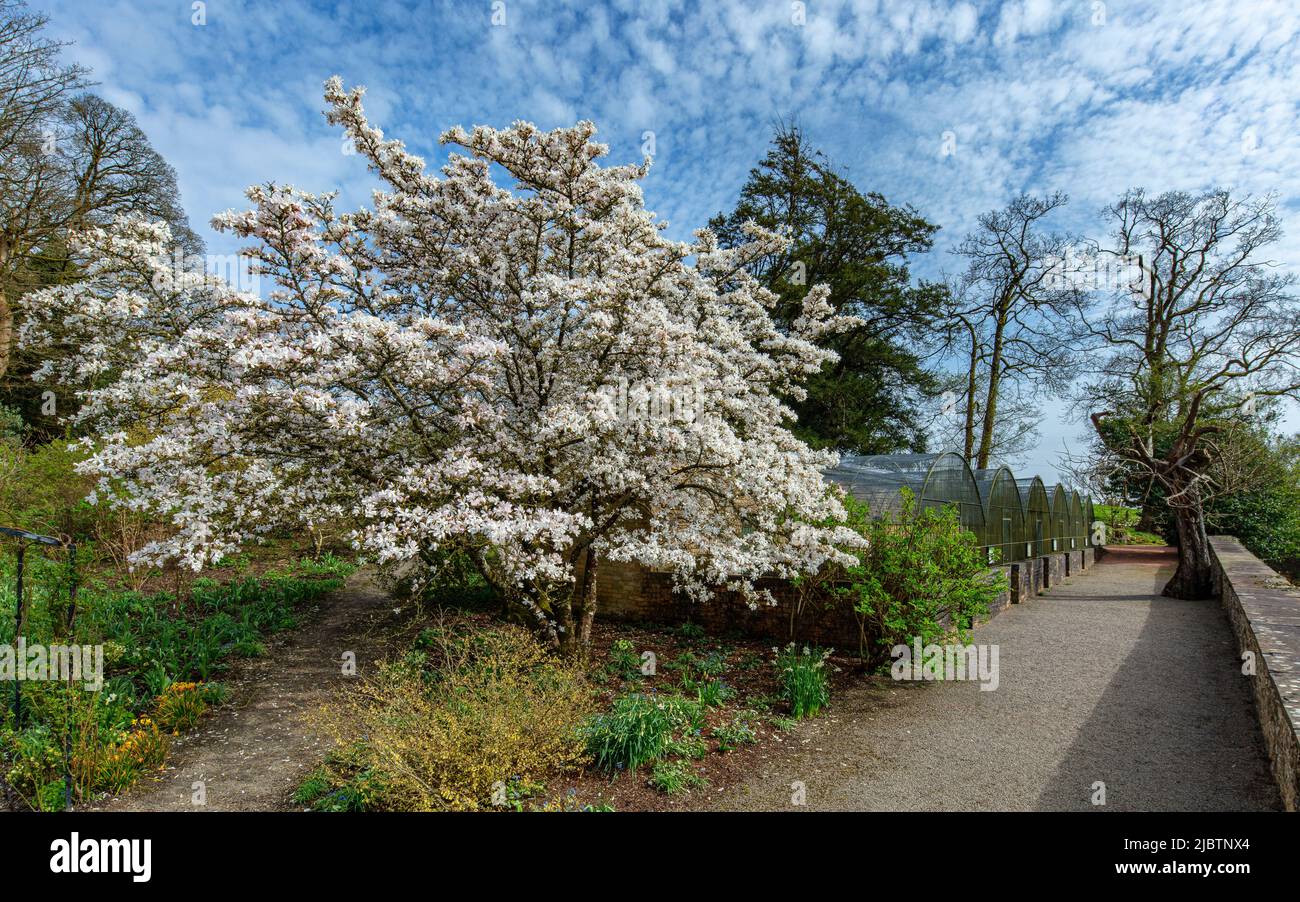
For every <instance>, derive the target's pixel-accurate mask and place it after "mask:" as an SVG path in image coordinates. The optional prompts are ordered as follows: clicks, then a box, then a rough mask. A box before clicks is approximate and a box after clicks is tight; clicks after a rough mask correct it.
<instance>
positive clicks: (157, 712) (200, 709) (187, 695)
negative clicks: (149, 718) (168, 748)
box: [154, 683, 208, 736]
mask: <svg viewBox="0 0 1300 902" xmlns="http://www.w3.org/2000/svg"><path fill="white" fill-rule="evenodd" d="M207 710H208V702H207V699H206V698H204V695H203V685H202V684H201V683H172V684H171V685H170V686H168V687H167V688H166V689H165V690H164V691H163V693H162V695H160V696H158V699H157V701H156V702H155V703H154V719H155V720H157V722H158V724H159V726H161V727H162V729H163V730H165V731H166V732H169V733H171V734H172V735H173V736H175V735H176V734H178V733H183V732H186V731H188V730H192V729H194V728H195V727H196V726H198V725H199V719H200V718H202V717H203V715H204V713H205V712H206V711H207Z"/></svg>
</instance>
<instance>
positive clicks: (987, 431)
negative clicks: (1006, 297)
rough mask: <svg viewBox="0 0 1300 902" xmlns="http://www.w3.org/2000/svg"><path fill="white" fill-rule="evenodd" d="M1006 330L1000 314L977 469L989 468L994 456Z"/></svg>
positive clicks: (995, 334)
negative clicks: (994, 430)
mask: <svg viewBox="0 0 1300 902" xmlns="http://www.w3.org/2000/svg"><path fill="white" fill-rule="evenodd" d="M1005 330H1006V314H1005V313H1002V314H1000V315H999V318H998V322H997V328H996V329H995V330H994V333H993V351H992V354H991V357H990V359H989V390H988V398H987V400H986V401H985V403H984V425H983V428H981V429H980V446H979V456H978V460H977V461H976V463H975V469H977V470H987V469H988V466H989V458H990V457H992V456H993V427H994V425H995V424H996V421H997V418H998V392H999V391H1000V390H1001V388H1002V340H1003V335H1004V333H1005Z"/></svg>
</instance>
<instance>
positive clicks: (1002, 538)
mask: <svg viewBox="0 0 1300 902" xmlns="http://www.w3.org/2000/svg"><path fill="white" fill-rule="evenodd" d="M975 484H976V485H977V486H978V487H979V490H980V498H981V499H982V500H983V502H984V544H985V546H986V547H987V548H988V549H990V550H991V551H995V552H996V555H997V556H996V560H999V561H1013V560H1016V559H1017V558H1020V557H1023V556H1024V544H1025V510H1024V505H1023V503H1022V502H1021V500H1020V489H1019V487H1018V486H1017V485H1016V475H1015V474H1014V473H1012V472H1011V471H1010V470H1008V469H1007V468H1006V467H998V468H997V469H996V470H977V471H976V473H975Z"/></svg>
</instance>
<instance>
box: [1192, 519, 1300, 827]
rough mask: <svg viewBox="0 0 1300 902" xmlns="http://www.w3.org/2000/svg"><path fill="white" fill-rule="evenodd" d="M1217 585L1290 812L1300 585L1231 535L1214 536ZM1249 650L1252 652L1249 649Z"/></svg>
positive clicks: (1295, 771)
mask: <svg viewBox="0 0 1300 902" xmlns="http://www.w3.org/2000/svg"><path fill="white" fill-rule="evenodd" d="M1210 554H1211V557H1212V558H1213V561H1214V584H1215V590H1216V592H1217V593H1218V596H1219V600H1220V601H1221V602H1222V604H1223V607H1224V608H1225V609H1226V610H1227V612H1228V618H1229V619H1230V620H1231V621H1232V628H1233V632H1235V633H1236V635H1237V646H1238V649H1239V651H1240V652H1241V655H1242V660H1243V666H1244V665H1245V663H1246V662H1247V661H1250V660H1251V657H1252V656H1253V664H1254V674H1253V675H1252V676H1250V679H1251V682H1252V686H1253V688H1254V692H1255V710H1256V713H1257V715H1258V716H1259V725H1260V728H1261V729H1262V731H1263V733H1264V744H1265V746H1267V748H1268V757H1269V764H1270V767H1271V768H1272V771H1273V778H1274V779H1275V780H1276V781H1277V786H1278V790H1279V791H1280V792H1281V794H1282V802H1283V804H1284V805H1285V806H1286V809H1287V810H1288V811H1295V810H1297V807H1298V806H1300V589H1297V588H1296V587H1295V586H1292V585H1291V584H1290V583H1289V582H1287V581H1286V579H1284V578H1283V577H1282V576H1280V575H1279V574H1278V573H1277V571H1275V570H1273V568H1272V567H1269V566H1268V565H1267V564H1265V563H1264V562H1263V561H1261V560H1260V559H1259V558H1257V557H1255V556H1254V555H1253V554H1251V553H1250V552H1249V551H1247V550H1246V549H1245V547H1244V546H1243V545H1242V544H1241V542H1239V541H1237V540H1236V539H1235V538H1233V537H1232V536H1212V537H1211V538H1210ZM1248 653H1249V654H1248Z"/></svg>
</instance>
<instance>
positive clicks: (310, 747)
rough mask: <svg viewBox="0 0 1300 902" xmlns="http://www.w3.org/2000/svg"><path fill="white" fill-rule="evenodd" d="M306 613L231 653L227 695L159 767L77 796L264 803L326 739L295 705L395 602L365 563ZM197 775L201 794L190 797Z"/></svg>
mask: <svg viewBox="0 0 1300 902" xmlns="http://www.w3.org/2000/svg"><path fill="white" fill-rule="evenodd" d="M317 606H318V609H319V610H318V612H317V613H316V614H315V615H313V614H312V613H311V612H307V613H306V614H305V615H304V616H305V617H306V618H309V622H307V624H306V625H305V626H303V627H300V628H299V629H296V630H293V631H290V632H287V633H283V634H281V635H279V636H276V637H274V638H273V639H272V641H271V642H269V643H268V649H267V654H266V655H264V656H263V657H260V658H254V659H250V660H245V661H241V662H239V663H237V664H236V665H235V666H234V667H233V668H232V670H231V671H230V673H229V675H228V676H227V678H226V679H225V680H224V682H226V683H227V685H228V686H229V688H230V690H231V701H230V702H229V703H228V704H226V705H224V706H222V708H220V709H219V710H217V711H216V712H215V713H214V714H213V715H212V716H211V717H209V718H207V719H206V720H205V721H204V723H203V725H202V726H201V727H200V728H199V729H198V730H197V731H195V732H194V733H191V734H188V735H186V736H183V737H181V738H179V739H177V740H174V742H173V745H172V751H171V753H170V755H169V756H168V763H167V769H166V770H165V771H164V772H163V773H162V774H161V775H160V777H159V778H158V779H157V780H156V781H154V782H151V783H143V784H140V785H137V786H136V787H133V788H132V789H131V790H129V791H128V792H126V793H124V794H122V795H121V796H120V797H115V798H109V799H106V800H103V801H100V802H97V803H94V804H89V805H85V806H83V807H84V808H85V809H86V810H92V811H274V810H282V809H288V808H292V807H293V806H292V803H291V802H290V801H289V795H290V793H292V792H293V790H294V789H295V788H296V787H297V785H298V783H299V782H301V780H302V778H303V777H304V776H305V775H306V774H307V772H308V771H310V769H311V768H312V767H314V766H315V765H316V763H318V762H319V760H320V759H321V757H323V755H324V754H325V751H326V749H327V743H326V741H325V740H324V739H323V738H321V737H319V736H317V735H316V734H315V733H314V732H313V731H312V729H311V728H310V727H309V726H308V725H307V724H306V723H305V722H304V720H303V715H304V714H305V713H307V712H309V711H310V710H312V709H313V708H315V707H316V706H318V705H319V704H320V703H321V701H323V700H324V699H325V698H327V697H328V695H329V694H330V692H331V691H334V690H336V689H337V688H338V687H339V686H340V685H341V684H342V683H343V681H344V680H345V679H346V678H345V677H344V676H343V673H342V669H343V668H342V656H343V653H344V652H345V651H352V652H354V653H355V654H356V657H357V667H358V671H359V672H364V668H365V667H366V665H367V664H368V663H369V662H370V661H372V660H373V657H374V655H375V653H376V651H377V650H378V649H380V648H381V647H382V643H381V641H380V628H381V626H382V625H383V624H384V622H385V621H391V620H392V619H393V610H392V608H393V607H395V602H393V600H392V599H391V598H389V596H388V595H386V594H385V593H384V592H383V591H382V590H381V589H380V588H379V587H378V586H376V585H375V584H374V582H373V579H372V577H371V575H370V574H369V573H367V572H366V571H361V572H358V573H356V574H354V575H353V576H352V578H351V579H349V580H348V583H347V585H346V586H345V587H344V588H342V589H340V590H339V591H337V592H334V593H332V594H330V595H328V596H325V597H324V598H322V599H321V600H320V601H319V602H318V603H317ZM197 782H202V783H203V786H204V790H205V792H206V796H207V798H206V803H205V804H196V802H195V801H194V795H195V788H194V784H195V783H197Z"/></svg>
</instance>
